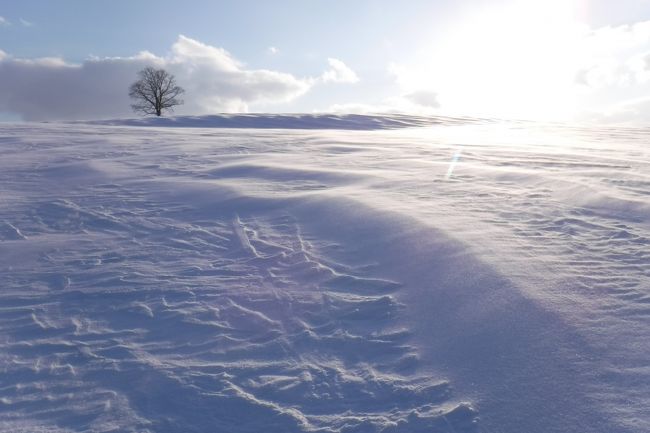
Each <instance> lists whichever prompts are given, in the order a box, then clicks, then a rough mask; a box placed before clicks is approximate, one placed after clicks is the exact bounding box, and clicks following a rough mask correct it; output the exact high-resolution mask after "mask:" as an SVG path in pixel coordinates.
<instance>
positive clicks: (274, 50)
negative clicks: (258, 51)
mask: <svg viewBox="0 0 650 433" xmlns="http://www.w3.org/2000/svg"><path fill="white" fill-rule="evenodd" d="M266 51H267V52H268V53H269V54H273V55H275V54H278V53H279V52H280V49H279V48H277V47H268V48H267V49H266Z"/></svg>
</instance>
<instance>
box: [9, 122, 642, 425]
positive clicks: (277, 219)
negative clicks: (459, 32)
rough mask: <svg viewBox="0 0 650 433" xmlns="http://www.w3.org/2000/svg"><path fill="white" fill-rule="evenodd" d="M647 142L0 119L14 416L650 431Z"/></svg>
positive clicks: (30, 419) (485, 128)
mask: <svg viewBox="0 0 650 433" xmlns="http://www.w3.org/2000/svg"><path fill="white" fill-rule="evenodd" d="M224 119H225V120H224ZM150 122H153V125H155V126H162V125H165V126H173V125H185V126H195V127H194V128H176V127H165V128H158V127H155V126H148V127H132V126H129V125H134V124H143V123H145V124H149V125H151V123H150ZM253 124H256V125H257V126H258V127H259V126H264V127H266V128H278V129H259V128H257V129H255V130H246V129H219V128H218V127H224V126H228V125H230V126H234V125H237V126H236V127H238V128H241V127H243V126H251V125H253ZM423 124H424V125H429V126H427V127H420V128H411V126H417V125H423ZM405 125H407V126H409V128H406V129H403V128H400V129H397V130H393V128H395V127H396V126H405ZM205 126H210V127H209V128H205ZM316 126H318V128H316ZM296 128H301V129H296ZM289 129H293V130H289ZM317 129H318V130H317ZM328 129H329V130H328ZM345 129H347V130H345ZM350 129H356V130H357V131H352V130H350ZM646 135H647V132H646V131H644V130H633V129H582V128H568V127H563V126H558V125H535V124H530V123H509V124H506V123H499V124H492V123H484V124H482V123H479V122H477V121H476V120H473V121H471V122H469V121H460V120H459V119H448V120H446V119H444V118H436V119H425V118H424V119H423V118H410V119H409V118H408V117H405V116H388V117H386V116H384V117H383V118H382V117H381V116H369V117H355V116H347V117H346V116H343V117H341V118H332V117H331V116H316V115H313V116H280V115H277V116H255V115H243V116H228V117H223V116H222V117H206V118H176V119H169V120H164V119H163V120H157V119H156V120H154V121H146V122H134V121H110V122H103V124H98V123H97V122H95V123H93V124H17V125H2V127H1V128H0V154H1V158H0V166H1V169H0V180H1V183H0V188H1V195H0V197H1V200H2V201H1V203H2V206H0V273H1V275H2V288H3V290H2V292H1V293H0V346H1V347H2V350H1V351H0V368H1V370H0V371H2V373H1V374H2V381H1V385H0V430H3V431H12V432H16V431H29V432H33V431H48V432H50V431H52V432H54V431H57V432H71V431H133V432H145V431H151V432H154V431H155V432H175V431H184V432H206V431H210V432H221V431H223V432H240V431H241V432H259V431H266V432H402V431H408V432H455V433H459V432H478V431H485V432H495V431H502V432H513V433H514V432H522V431H526V432H530V433H535V432H539V433H549V432H563V433H565V432H575V433H586V432H602V433H605V432H606V433H612V432H644V431H647V430H648V429H649V428H650V412H648V407H650V404H649V403H650V402H649V401H648V395H649V393H648V391H649V390H650V386H649V385H650V374H649V370H648V361H647V359H648V351H649V350H650V348H649V347H648V344H647V335H648V331H649V330H650V320H649V319H650V310H649V309H648V308H647V305H648V294H647V288H648V287H650V284H649V283H650V249H649V248H648V247H649V246H650V206H649V205H648V197H649V196H650V177H649V176H648V173H650V162H649V161H650V150H649V149H648V148H647V146H644V143H645V141H644V140H645V139H647V137H646Z"/></svg>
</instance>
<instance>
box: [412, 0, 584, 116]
mask: <svg viewBox="0 0 650 433" xmlns="http://www.w3.org/2000/svg"><path fill="white" fill-rule="evenodd" d="M573 12H574V6H573V4H572V2H571V1H566V0H547V1H532V0H528V1H517V2H515V3H511V4H509V5H508V6H507V7H503V8H501V9H499V8H494V7H491V8H486V9H482V10H478V11H474V12H473V13H472V14H469V15H468V16H466V17H465V18H464V19H463V20H462V21H461V22H460V23H458V24H457V25H455V26H453V27H452V28H450V29H449V31H448V33H447V35H446V37H445V38H444V40H442V41H440V42H439V43H436V44H435V46H433V47H432V48H429V49H428V53H426V54H424V55H423V56H420V58H421V60H423V63H424V65H422V66H423V67H422V68H421V70H422V71H423V72H422V73H421V74H420V76H419V77H417V78H416V79H417V80H419V81H421V83H420V84H423V83H424V82H428V83H431V85H433V86H435V87H437V90H438V92H439V96H440V100H441V104H442V105H443V106H444V107H446V108H448V109H450V110H451V111H457V112H459V113H460V112H468V111H469V112H471V113H475V114H480V115H489V116H504V117H513V118H535V119H540V118H542V119H560V118H564V117H567V116H569V115H570V114H571V112H572V111H573V109H574V105H575V101H574V95H573V91H572V88H573V83H574V80H575V75H576V71H577V63H576V62H577V58H578V56H576V53H577V51H578V50H579V44H580V38H581V37H582V36H581V35H582V34H583V32H584V29H583V27H582V26H581V25H580V24H579V23H578V22H576V21H575V20H574V16H573ZM425 71H426V72H425Z"/></svg>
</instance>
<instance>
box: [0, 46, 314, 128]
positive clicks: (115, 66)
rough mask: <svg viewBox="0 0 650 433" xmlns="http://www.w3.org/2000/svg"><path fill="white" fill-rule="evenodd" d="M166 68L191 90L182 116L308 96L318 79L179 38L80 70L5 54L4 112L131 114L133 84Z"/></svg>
mask: <svg viewBox="0 0 650 433" xmlns="http://www.w3.org/2000/svg"><path fill="white" fill-rule="evenodd" d="M149 65H152V66H155V67H162V68H166V69H167V70H169V71H170V72H171V73H172V74H174V75H175V76H176V79H177V82H178V83H179V85H181V86H182V87H184V88H185V89H186V93H185V95H184V99H185V102H186V103H185V105H183V106H181V107H179V109H178V110H177V112H178V113H179V114H182V113H185V114H204V113H215V112H233V111H247V110H248V108H249V106H250V105H251V104H256V103H281V102H286V101H290V100H292V99H294V98H296V97H298V96H300V95H302V94H304V93H305V92H307V91H308V90H309V89H310V88H311V87H312V86H313V85H314V84H315V83H316V82H317V80H315V79H309V78H305V79H300V78H296V77H295V76H293V75H291V74H287V73H283V72H277V71H271V70H266V69H248V68H246V67H245V66H244V65H243V64H242V63H241V62H239V61H237V60H236V59H235V58H234V57H233V56H232V55H231V54H230V53H228V52H227V51H226V50H224V49H222V48H218V47H213V46H209V45H206V44H203V43H201V42H198V41H196V40H193V39H190V38H188V37H185V36H179V38H178V40H177V41H176V43H174V45H173V46H172V48H171V52H170V54H168V55H167V56H165V57H158V56H156V55H154V54H151V53H148V52H142V53H140V54H138V55H136V56H133V57H119V58H91V59H89V60H86V61H85V62H83V63H82V64H80V65H76V64H69V63H66V62H65V61H64V60H62V59H60V58H44V59H31V60H26V59H17V58H13V57H11V56H8V55H5V54H4V53H2V52H0V112H2V111H4V112H10V113H15V114H19V115H21V116H22V117H23V118H24V119H26V120H54V119H82V118H106V117H116V116H130V115H132V113H131V111H130V101H129V98H128V86H129V85H130V84H131V83H132V82H133V81H134V79H135V78H136V73H137V71H138V70H140V69H141V68H143V67H145V66H149Z"/></svg>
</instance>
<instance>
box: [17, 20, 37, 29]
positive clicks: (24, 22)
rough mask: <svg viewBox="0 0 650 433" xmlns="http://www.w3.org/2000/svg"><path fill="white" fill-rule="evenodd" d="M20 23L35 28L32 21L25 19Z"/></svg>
mask: <svg viewBox="0 0 650 433" xmlns="http://www.w3.org/2000/svg"><path fill="white" fill-rule="evenodd" d="M19 21H20V24H22V25H23V26H24V27H33V26H34V23H33V22H31V21H27V20H26V19H24V18H20V20H19Z"/></svg>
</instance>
